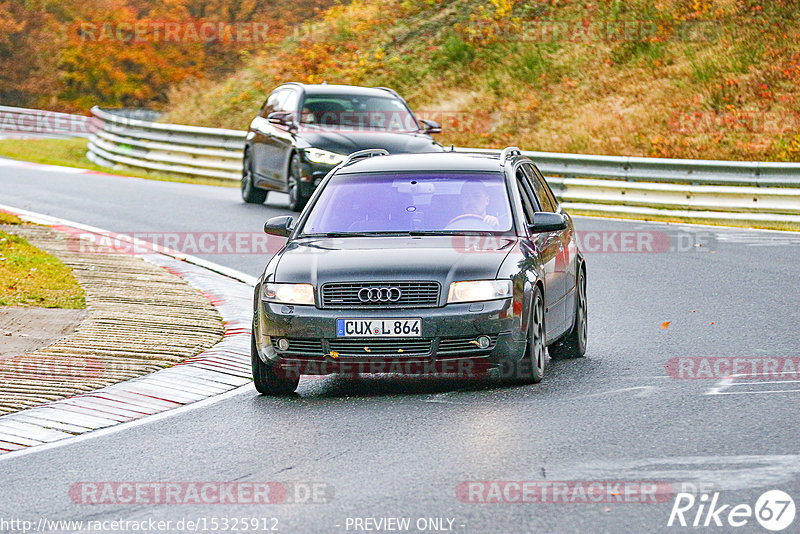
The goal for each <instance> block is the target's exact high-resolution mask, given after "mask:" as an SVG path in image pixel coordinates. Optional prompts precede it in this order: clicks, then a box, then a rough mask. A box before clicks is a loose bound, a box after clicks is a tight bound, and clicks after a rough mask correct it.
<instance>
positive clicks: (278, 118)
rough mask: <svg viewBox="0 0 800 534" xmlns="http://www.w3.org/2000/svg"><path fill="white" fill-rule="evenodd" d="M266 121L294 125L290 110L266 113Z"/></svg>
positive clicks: (287, 125)
mask: <svg viewBox="0 0 800 534" xmlns="http://www.w3.org/2000/svg"><path fill="white" fill-rule="evenodd" d="M267 121H268V122H270V123H271V124H279V125H281V126H286V127H289V128H291V127H292V126H294V114H293V113H292V112H291V111H273V112H272V113H270V114H269V115H267Z"/></svg>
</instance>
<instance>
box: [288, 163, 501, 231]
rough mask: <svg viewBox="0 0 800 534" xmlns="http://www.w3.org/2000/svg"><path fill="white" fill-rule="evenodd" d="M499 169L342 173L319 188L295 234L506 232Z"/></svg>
mask: <svg viewBox="0 0 800 534" xmlns="http://www.w3.org/2000/svg"><path fill="white" fill-rule="evenodd" d="M512 228H513V224H512V217H511V208H510V206H509V197H508V193H507V191H506V187H505V181H504V179H503V175H502V174H500V173H486V174H464V173H461V174H454V173H453V174H444V173H438V174H364V175H353V174H350V175H348V174H341V175H338V176H333V177H332V178H331V180H330V181H329V182H328V183H327V184H326V186H325V188H324V189H323V190H322V191H321V193H320V197H319V198H318V199H317V201H316V203H315V204H314V206H313V208H312V211H311V214H310V215H309V217H308V219H307V220H306V222H305V224H304V226H303V229H302V232H301V233H300V236H301V237H303V236H318V235H330V234H336V235H342V236H347V235H362V234H364V233H368V234H374V233H384V234H392V233H400V234H405V233H417V232H418V233H431V234H458V233H464V232H507V231H510V230H511V229H512Z"/></svg>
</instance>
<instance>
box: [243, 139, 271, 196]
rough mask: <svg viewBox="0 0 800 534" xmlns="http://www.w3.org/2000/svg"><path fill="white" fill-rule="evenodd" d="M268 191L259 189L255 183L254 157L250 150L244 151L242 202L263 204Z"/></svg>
mask: <svg viewBox="0 0 800 534" xmlns="http://www.w3.org/2000/svg"><path fill="white" fill-rule="evenodd" d="M267 193H268V191H265V190H264V189H259V188H257V187H256V186H255V185H254V183H253V156H252V155H251V154H250V150H245V151H244V158H243V159H242V200H244V201H245V202H247V203H248V204H263V203H264V201H265V200H266V199H267Z"/></svg>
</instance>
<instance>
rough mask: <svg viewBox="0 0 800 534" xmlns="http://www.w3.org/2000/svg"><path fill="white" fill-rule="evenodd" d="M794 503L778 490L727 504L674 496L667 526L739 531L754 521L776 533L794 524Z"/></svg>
mask: <svg viewBox="0 0 800 534" xmlns="http://www.w3.org/2000/svg"><path fill="white" fill-rule="evenodd" d="M794 517H795V504H794V500H793V499H792V498H791V497H790V496H789V494H787V493H786V492H783V491H781V490H769V491H766V492H764V493H763V494H762V495H761V496H760V497H759V498H758V499H757V500H756V502H755V506H751V505H750V504H748V503H738V504H729V503H723V502H722V501H721V500H720V494H719V492H718V491H717V492H714V494H713V495H709V494H708V493H701V494H700V496H699V497H697V496H695V495H694V494H693V493H684V492H681V493H678V494H677V495H675V502H674V503H673V505H672V511H671V512H670V514H669V520H668V521H667V526H670V527H671V526H681V527H715V526H716V527H734V528H735V527H743V526H746V525H748V524H751V521H752V520H753V519H754V518H755V520H756V521H757V522H758V524H760V525H761V526H762V527H764V528H765V529H767V530H771V531H773V532H778V531H781V530H784V529H786V528H787V527H788V526H789V525H791V524H792V523H793V522H794Z"/></svg>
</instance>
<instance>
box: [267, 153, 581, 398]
mask: <svg viewBox="0 0 800 534" xmlns="http://www.w3.org/2000/svg"><path fill="white" fill-rule="evenodd" d="M264 230H265V232H267V233H268V234H272V235H280V236H285V237H288V240H287V242H286V244H285V246H284V247H283V248H282V249H281V250H280V251H279V252H278V253H277V254H276V255H275V256H274V257H273V258H272V259H271V261H270V262H269V264H268V265H267V267H266V270H265V271H264V273H263V275H262V276H261V278H260V279H259V281H258V283H257V285H256V288H255V302H254V307H255V310H254V312H255V313H254V319H253V330H252V332H253V333H252V367H253V378H254V381H255V386H256V389H257V390H258V391H259V392H261V393H265V394H285V393H290V392H293V391H294V390H295V389H296V387H297V385H298V381H299V378H300V375H301V374H316V375H320V374H331V373H384V372H388V373H395V372H400V373H410V374H415V373H416V372H420V370H422V372H424V371H425V370H429V369H435V370H442V369H443V370H444V371H442V372H446V373H452V372H455V373H459V374H463V375H466V374H468V373H469V374H471V373H475V372H476V371H477V370H486V369H491V368H499V369H500V375H501V376H502V377H504V378H505V379H506V380H509V381H513V382H516V383H520V382H521V383H536V382H539V381H540V380H542V377H543V376H544V371H545V360H546V354H547V351H548V350H549V354H550V356H551V357H554V358H574V357H581V356H583V355H584V352H585V350H586V324H587V322H586V266H585V262H584V258H583V255H582V254H581V251H580V250H579V249H578V246H577V242H576V240H575V239H574V228H573V223H572V220H571V218H570V216H569V215H568V214H567V213H565V212H564V211H563V210H562V209H561V208H560V207H559V205H558V202H557V201H556V199H555V197H554V196H553V193H552V191H551V190H550V189H549V187H548V185H547V183H546V182H545V180H544V178H543V177H542V175H541V173H540V172H539V171H538V169H537V168H536V166H535V165H534V164H533V162H532V161H530V160H529V159H527V158H525V157H523V156H522V154H521V153H520V151H519V149H517V148H515V147H510V148H507V149H505V150H503V151H502V154H499V155H498V154H475V153H460V152H459V153H456V152H444V153H438V154H403V155H389V154H388V153H387V152H386V151H385V150H365V151H360V152H356V153H354V154H351V155H350V156H349V157H348V158H347V159H346V160H345V161H344V162H342V163H341V164H340V165H339V166H337V167H336V168H335V169H334V170H333V171H332V172H330V173H329V174H328V176H326V178H325V179H324V180H323V181H322V183H321V184H320V186H319V188H318V189H317V191H316V192H315V194H314V195H313V197H312V198H311V200H310V202H309V204H308V206H307V207H306V209H305V210H304V211H303V213H302V214H301V215H300V217H299V219H298V220H297V221H296V222H295V221H294V220H293V218H292V217H290V216H282V217H275V218H272V219H270V220H269V221H267V223H266V224H265V226H264ZM481 376H482V375H481Z"/></svg>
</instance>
